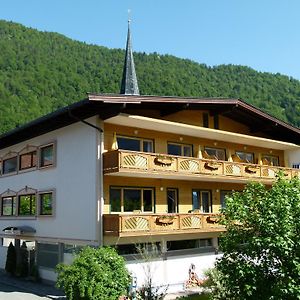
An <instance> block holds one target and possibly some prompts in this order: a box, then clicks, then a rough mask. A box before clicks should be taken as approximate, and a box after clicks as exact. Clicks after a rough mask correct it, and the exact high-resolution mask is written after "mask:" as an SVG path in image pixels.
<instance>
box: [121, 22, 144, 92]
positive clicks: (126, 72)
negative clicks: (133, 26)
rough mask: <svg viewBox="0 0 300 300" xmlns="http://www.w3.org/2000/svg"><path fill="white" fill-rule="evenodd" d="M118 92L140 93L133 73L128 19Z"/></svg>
mask: <svg viewBox="0 0 300 300" xmlns="http://www.w3.org/2000/svg"><path fill="white" fill-rule="evenodd" d="M120 94H123V95H139V94H140V92H139V86H138V82H137V78H136V73H135V66H134V60H133V54H132V46H131V34H130V20H128V33H127V44H126V54H125V62H124V69H123V77H122V83H121V91H120Z"/></svg>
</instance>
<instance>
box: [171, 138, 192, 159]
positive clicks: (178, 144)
mask: <svg viewBox="0 0 300 300" xmlns="http://www.w3.org/2000/svg"><path fill="white" fill-rule="evenodd" d="M169 145H176V146H180V147H181V149H180V150H181V155H179V156H184V147H186V146H188V147H190V148H191V156H184V157H194V145H193V144H186V143H180V142H179V143H178V142H172V141H167V153H168V146H169ZM168 155H174V154H169V153H168ZM175 156H178V155H175Z"/></svg>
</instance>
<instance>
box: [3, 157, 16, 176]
mask: <svg viewBox="0 0 300 300" xmlns="http://www.w3.org/2000/svg"><path fill="white" fill-rule="evenodd" d="M17 166H18V159H17V156H14V157H12V158H8V159H5V160H3V174H8V173H12V172H17Z"/></svg>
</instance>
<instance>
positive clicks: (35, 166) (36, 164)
mask: <svg viewBox="0 0 300 300" xmlns="http://www.w3.org/2000/svg"><path fill="white" fill-rule="evenodd" d="M33 153H35V156H36V161H35V165H34V164H33V163H34V158H33ZM25 155H30V159H31V165H30V166H29V167H25V168H22V156H25ZM37 166H38V151H37V149H36V150H32V151H29V152H24V153H19V171H27V170H31V169H36V168H37Z"/></svg>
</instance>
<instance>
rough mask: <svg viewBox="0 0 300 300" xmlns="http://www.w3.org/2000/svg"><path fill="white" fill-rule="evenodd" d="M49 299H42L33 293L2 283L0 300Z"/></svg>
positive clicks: (0, 285)
mask: <svg viewBox="0 0 300 300" xmlns="http://www.w3.org/2000/svg"><path fill="white" fill-rule="evenodd" d="M42 299H47V300H49V298H48V297H41V296H38V295H35V294H34V293H32V292H28V291H25V290H22V289H21V288H19V287H16V286H10V285H6V284H4V283H0V300H42Z"/></svg>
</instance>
